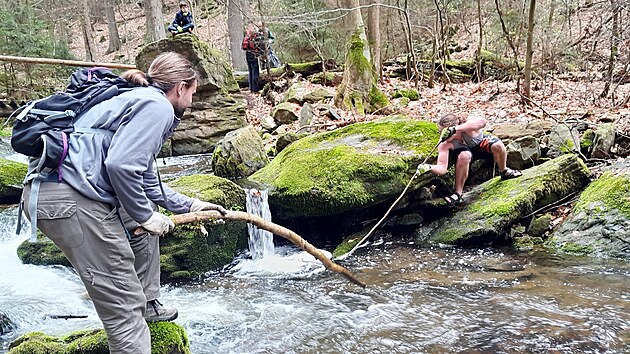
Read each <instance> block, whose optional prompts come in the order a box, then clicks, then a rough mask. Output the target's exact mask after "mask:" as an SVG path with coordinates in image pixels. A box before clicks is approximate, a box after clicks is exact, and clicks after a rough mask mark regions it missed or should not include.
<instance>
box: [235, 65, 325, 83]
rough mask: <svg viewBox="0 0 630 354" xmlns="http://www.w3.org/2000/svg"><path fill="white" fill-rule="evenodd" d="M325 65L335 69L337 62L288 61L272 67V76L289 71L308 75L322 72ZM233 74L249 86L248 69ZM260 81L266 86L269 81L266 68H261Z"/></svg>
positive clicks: (237, 79)
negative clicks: (292, 62)
mask: <svg viewBox="0 0 630 354" xmlns="http://www.w3.org/2000/svg"><path fill="white" fill-rule="evenodd" d="M324 65H326V70H333V69H335V68H336V64H335V63H334V61H332V60H331V59H329V60H327V61H326V62H324V63H323V64H322V62H321V61H313V62H307V63H294V64H290V63H286V64H284V65H282V66H281V67H279V68H273V69H271V70H270V71H271V77H272V78H278V77H280V76H282V75H283V74H285V73H287V74H288V75H290V76H292V75H294V74H300V75H302V77H307V76H310V75H313V74H317V73H320V72H322V71H323V70H324V68H323V66H324ZM233 76H234V79H235V80H236V82H238V85H239V86H240V87H248V86H249V85H248V83H247V71H239V72H234V74H233ZM258 81H259V83H260V84H261V86H264V85H265V84H266V83H268V82H269V77H268V76H267V71H266V70H262V68H261V70H260V76H259V78H258Z"/></svg>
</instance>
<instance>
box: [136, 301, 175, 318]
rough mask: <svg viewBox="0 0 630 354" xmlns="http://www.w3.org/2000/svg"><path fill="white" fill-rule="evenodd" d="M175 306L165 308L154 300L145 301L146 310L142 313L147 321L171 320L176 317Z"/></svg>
mask: <svg viewBox="0 0 630 354" xmlns="http://www.w3.org/2000/svg"><path fill="white" fill-rule="evenodd" d="M177 315H178V313H177V309H176V308H167V307H164V306H162V303H160V302H159V301H157V299H156V300H151V301H147V310H146V311H145V313H144V319H145V321H147V322H163V321H172V320H174V319H176V318H177Z"/></svg>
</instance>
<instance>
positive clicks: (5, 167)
mask: <svg viewBox="0 0 630 354" xmlns="http://www.w3.org/2000/svg"><path fill="white" fill-rule="evenodd" d="M27 168H28V167H27V166H26V165H25V164H23V163H19V162H15V161H11V160H7V159H3V158H0V195H1V194H2V189H3V186H15V185H21V184H22V181H23V180H24V176H26V170H27Z"/></svg>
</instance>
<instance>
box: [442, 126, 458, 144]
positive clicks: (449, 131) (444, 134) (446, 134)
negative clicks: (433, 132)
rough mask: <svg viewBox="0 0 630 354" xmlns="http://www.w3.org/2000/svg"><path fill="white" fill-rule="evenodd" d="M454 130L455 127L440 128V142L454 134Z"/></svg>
mask: <svg viewBox="0 0 630 354" xmlns="http://www.w3.org/2000/svg"><path fill="white" fill-rule="evenodd" d="M456 132H457V131H456V130H455V127H446V128H444V129H442V134H440V142H441V143H443V142H445V141H447V140H448V139H449V138H450V137H452V136H453V135H455V133H456Z"/></svg>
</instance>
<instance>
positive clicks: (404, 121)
mask: <svg viewBox="0 0 630 354" xmlns="http://www.w3.org/2000/svg"><path fill="white" fill-rule="evenodd" d="M437 139H438V131H437V127H436V125H435V124H433V123H430V122H426V121H419V120H413V119H409V118H405V117H389V118H384V119H380V120H375V121H371V122H365V123H356V124H352V125H349V126H347V127H344V128H341V129H337V130H334V131H331V132H325V133H319V134H315V135H311V136H308V137H305V138H302V139H300V140H298V141H295V142H293V143H292V144H291V145H289V146H287V147H286V148H285V149H284V150H282V152H280V153H279V154H278V155H277V156H276V157H275V158H274V159H273V161H272V162H271V163H270V164H269V165H267V166H266V167H264V168H262V169H260V170H259V171H258V172H256V173H254V174H253V175H251V176H250V177H249V179H251V180H253V181H255V182H257V183H260V184H262V185H267V186H270V192H269V204H270V207H271V210H272V213H273V215H274V218H275V217H280V218H292V217H317V216H329V215H338V214H342V213H345V212H348V211H353V210H360V209H363V208H366V207H369V206H372V205H375V204H378V203H380V202H383V201H386V200H389V199H391V198H393V197H394V196H396V195H398V194H400V192H401V191H402V190H403V188H404V187H405V185H406V184H407V182H408V181H409V178H410V177H411V175H412V173H413V171H414V170H415V167H416V165H417V164H418V163H419V162H421V160H422V158H424V157H426V156H427V154H429V152H431V151H432V149H433V147H434V146H435V142H436V141H437ZM414 188H416V185H414ZM414 188H412V189H414Z"/></svg>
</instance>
